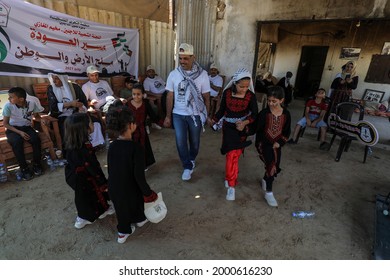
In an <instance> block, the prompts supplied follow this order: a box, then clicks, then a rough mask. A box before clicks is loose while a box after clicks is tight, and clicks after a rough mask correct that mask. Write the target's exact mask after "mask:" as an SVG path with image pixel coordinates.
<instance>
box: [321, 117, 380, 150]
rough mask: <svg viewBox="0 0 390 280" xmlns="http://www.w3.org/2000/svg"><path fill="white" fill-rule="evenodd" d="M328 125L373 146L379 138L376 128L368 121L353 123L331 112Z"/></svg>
mask: <svg viewBox="0 0 390 280" xmlns="http://www.w3.org/2000/svg"><path fill="white" fill-rule="evenodd" d="M328 125H329V127H330V128H333V129H335V130H337V131H341V132H344V133H346V134H348V135H351V136H356V137H357V138H358V139H359V140H360V141H361V142H363V143H364V144H366V145H367V146H374V145H375V144H376V143H378V140H379V134H378V130H377V129H376V128H375V126H374V125H373V124H372V123H370V122H368V121H364V120H360V121H357V122H355V123H354V122H350V121H346V120H343V119H341V118H340V117H339V116H337V115H336V114H335V113H332V114H330V115H329V119H328Z"/></svg>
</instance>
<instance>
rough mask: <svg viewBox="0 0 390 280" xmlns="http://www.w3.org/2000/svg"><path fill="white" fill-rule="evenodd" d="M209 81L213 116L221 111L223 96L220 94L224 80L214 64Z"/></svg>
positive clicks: (211, 114) (211, 67)
mask: <svg viewBox="0 0 390 280" xmlns="http://www.w3.org/2000/svg"><path fill="white" fill-rule="evenodd" d="M209 80H210V101H211V104H210V105H211V106H210V112H209V115H210V116H213V115H214V114H215V112H216V111H218V109H219V105H220V103H221V96H219V93H220V91H221V89H222V86H223V79H222V77H221V76H220V75H219V71H218V67H217V65H215V64H214V63H213V64H211V65H210V71H209Z"/></svg>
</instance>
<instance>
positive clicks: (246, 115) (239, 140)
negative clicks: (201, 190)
mask: <svg viewBox="0 0 390 280" xmlns="http://www.w3.org/2000/svg"><path fill="white" fill-rule="evenodd" d="M257 112H258V108H257V101H256V96H255V95H254V93H252V92H251V91H249V90H248V91H247V92H246V93H245V96H244V97H242V98H239V97H235V96H234V95H233V93H232V91H231V89H227V90H225V92H224V93H223V95H222V100H221V106H220V108H219V110H218V112H217V113H216V114H215V116H214V118H213V120H214V121H216V122H218V121H219V120H220V119H222V118H223V126H222V147H221V153H222V154H223V155H224V154H226V166H225V180H226V181H227V182H228V185H229V186H230V187H234V186H236V184H237V178H238V171H239V170H238V160H239V158H240V156H241V154H242V153H243V150H244V148H245V147H247V146H249V145H250V144H251V143H252V142H251V141H247V136H248V131H249V128H248V125H247V127H246V128H245V129H244V130H243V131H239V130H238V129H237V128H236V122H237V121H239V120H241V121H244V120H248V121H249V124H252V123H253V122H254V121H255V120H256V116H257Z"/></svg>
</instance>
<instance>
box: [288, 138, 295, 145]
mask: <svg viewBox="0 0 390 280" xmlns="http://www.w3.org/2000/svg"><path fill="white" fill-rule="evenodd" d="M296 143H297V141H294V140H293V139H292V138H291V139H290V140H288V141H287V144H296Z"/></svg>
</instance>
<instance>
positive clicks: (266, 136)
mask: <svg viewBox="0 0 390 280" xmlns="http://www.w3.org/2000/svg"><path fill="white" fill-rule="evenodd" d="M257 121H258V123H257V124H258V126H257V133H256V143H255V145H256V149H257V151H258V153H259V157H260V159H261V160H262V161H263V162H264V165H265V175H264V180H266V182H267V191H272V182H273V180H274V178H275V177H276V176H277V174H278V173H279V172H280V171H281V169H280V160H281V147H282V146H283V145H284V144H286V142H287V140H288V137H289V136H290V132H291V116H290V112H289V111H287V110H286V109H283V113H282V115H280V116H278V117H277V116H275V115H273V114H272V112H271V110H270V109H269V108H266V109H264V110H262V111H261V112H260V113H259V115H258V120H257ZM276 142H278V143H279V145H280V147H279V148H277V149H274V148H273V144H274V143H276ZM269 183H270V188H271V189H268V185H269Z"/></svg>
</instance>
